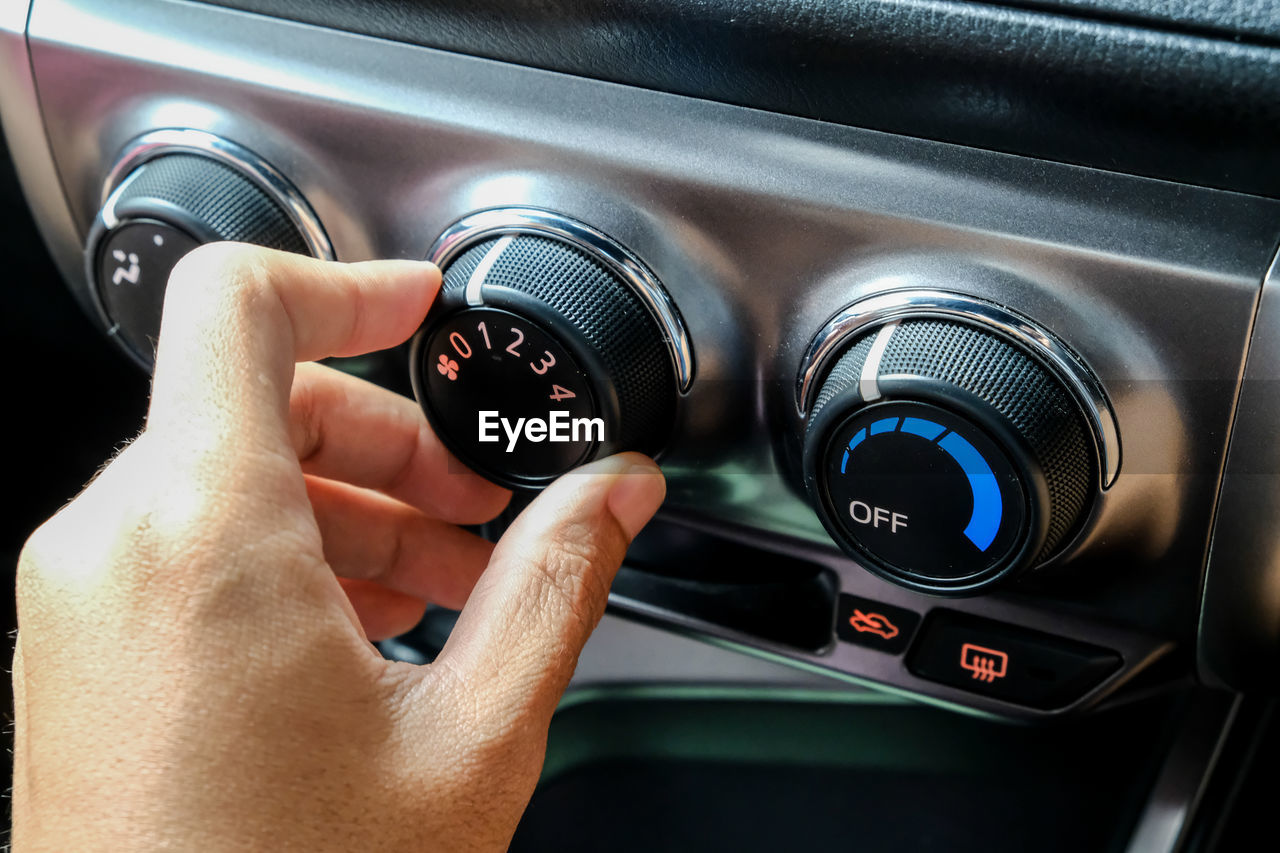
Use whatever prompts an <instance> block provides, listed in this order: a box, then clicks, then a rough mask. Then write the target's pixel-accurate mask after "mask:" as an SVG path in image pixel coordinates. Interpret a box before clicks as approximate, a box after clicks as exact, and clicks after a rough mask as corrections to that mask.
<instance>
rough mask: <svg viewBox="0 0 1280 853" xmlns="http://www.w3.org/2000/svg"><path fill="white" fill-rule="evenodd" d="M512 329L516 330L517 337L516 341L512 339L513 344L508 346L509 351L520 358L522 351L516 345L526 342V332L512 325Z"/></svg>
mask: <svg viewBox="0 0 1280 853" xmlns="http://www.w3.org/2000/svg"><path fill="white" fill-rule="evenodd" d="M511 331H513V332H515V333H516V339H515V340H514V341H512V342H511V345H510V346H508V347H507V352H509V353H511V354H512V355H514V356H515V357H516V358H519V357H520V351H519V350H518V349H516V347H518V346H520V345H521V344H522V343H524V332H522V331H520V330H519V329H517V328H516V327H515V326H512V327H511Z"/></svg>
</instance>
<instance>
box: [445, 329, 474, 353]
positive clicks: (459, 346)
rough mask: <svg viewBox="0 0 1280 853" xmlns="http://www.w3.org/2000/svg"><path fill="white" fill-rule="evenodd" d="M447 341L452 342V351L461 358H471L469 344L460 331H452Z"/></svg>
mask: <svg viewBox="0 0 1280 853" xmlns="http://www.w3.org/2000/svg"><path fill="white" fill-rule="evenodd" d="M449 343H451V344H453V351H454V352H456V353H457V354H458V355H460V356H462V357H463V358H471V344H469V343H467V339H466V338H464V337H463V336H462V334H461V333H460V332H454V333H453V334H452V335H450V336H449Z"/></svg>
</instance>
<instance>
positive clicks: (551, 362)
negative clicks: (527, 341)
mask: <svg viewBox="0 0 1280 853" xmlns="http://www.w3.org/2000/svg"><path fill="white" fill-rule="evenodd" d="M543 352H544V354H545V355H546V358H544V359H543V360H542V363H541V364H534V363H533V362H532V361H531V362H529V369H530V370H532V371H533V372H534V373H536V374H538V375H539V376H541V375H542V374H544V373H546V372H547V371H548V370H550V369H551V368H552V367H555V364H556V357H555V356H554V355H552V354H551V353H550V352H547V351H545V350H544V351H543Z"/></svg>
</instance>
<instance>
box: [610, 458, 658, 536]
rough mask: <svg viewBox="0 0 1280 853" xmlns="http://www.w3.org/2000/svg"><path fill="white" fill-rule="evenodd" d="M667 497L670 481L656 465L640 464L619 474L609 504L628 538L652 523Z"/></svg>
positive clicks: (611, 490)
mask: <svg viewBox="0 0 1280 853" xmlns="http://www.w3.org/2000/svg"><path fill="white" fill-rule="evenodd" d="M666 496H667V481H666V478H664V477H663V476H662V471H661V470H660V469H659V468H658V466H657V465H654V464H653V463H652V462H643V463H636V464H634V465H632V466H631V467H629V468H627V470H625V471H623V472H622V473H621V474H619V475H618V478H617V479H616V480H614V481H613V486H612V487H611V488H610V489H609V497H608V498H607V499H606V505H607V506H608V507H609V512H611V513H613V517H614V518H616V519H617V520H618V524H620V525H622V530H623V532H624V533H626V534H627V538H628V539H635V538H636V534H637V533H639V532H640V531H641V529H642V528H643V527H644V526H645V525H646V524H648V523H649V519H651V518H653V514H654V513H655V512H657V511H658V507H660V506H662V501H663V499H664V498H666Z"/></svg>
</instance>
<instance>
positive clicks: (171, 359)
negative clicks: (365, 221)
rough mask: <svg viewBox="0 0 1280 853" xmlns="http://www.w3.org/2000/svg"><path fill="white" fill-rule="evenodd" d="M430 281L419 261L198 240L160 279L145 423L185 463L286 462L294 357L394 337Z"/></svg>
mask: <svg viewBox="0 0 1280 853" xmlns="http://www.w3.org/2000/svg"><path fill="white" fill-rule="evenodd" d="M439 287H440V271H439V270H438V269H436V267H435V266H434V265H432V264H428V263H421V262H414V261H368V262H364V263H355V264H338V263H332V262H325V261H319V260H316V259H314V258H306V257H302V256H300V255H294V254H289V253H286V252H278V251H274V250H270V249H264V248H260V247H257V246H249V245H245V244H237V243H215V244H210V245H208V246H202V247H200V248H198V249H196V250H195V251H193V252H191V253H190V254H188V255H187V256H186V257H185V258H183V259H182V260H181V261H180V262H179V263H178V265H177V266H176V267H175V268H174V270H173V274H172V275H171V276H170V279H169V288H168V291H167V293H166V295H165V308H164V319H163V323H162V325H161V332H160V343H159V350H158V352H157V355H156V370H155V376H154V378H153V380H152V392H151V409H150V412H149V413H148V416H147V431H148V432H149V433H154V434H159V435H162V436H165V437H167V438H169V439H177V440H178V441H179V442H181V444H182V445H183V446H184V447H185V448H186V449H187V450H188V451H189V453H187V454H184V457H185V458H186V459H188V460H191V461H192V462H193V463H197V464H198V463H199V461H200V460H209V459H211V458H212V459H214V460H217V461H218V462H219V463H220V462H222V461H224V460H226V459H229V458H249V459H253V458H259V459H261V458H263V456H264V455H265V456H268V457H269V456H274V455H280V456H283V457H284V458H285V459H287V460H288V459H291V460H293V462H294V465H296V457H294V455H293V450H292V444H291V441H290V436H289V417H288V412H289V393H290V387H291V385H292V382H293V371H294V365H295V363H296V362H299V361H314V360H316V359H320V358H325V357H328V356H349V355H357V354H360V353H365V352H370V351H373V350H378V349H385V348H387V347H390V346H394V345H396V344H398V343H400V342H402V341H404V340H405V339H406V338H408V337H409V336H410V335H411V334H413V332H414V330H415V329H417V327H418V325H419V324H420V323H421V322H422V318H423V317H424V316H425V315H426V312H427V308H428V307H429V306H430V304H431V302H432V300H433V299H434V298H435V295H436V293H437V291H438V290H439ZM246 451H247V452H246ZM177 464H182V460H181V459H179V460H178V463H177ZM227 473H228V474H229V473H231V472H227ZM262 473H265V472H262ZM291 473H292V472H291Z"/></svg>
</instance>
